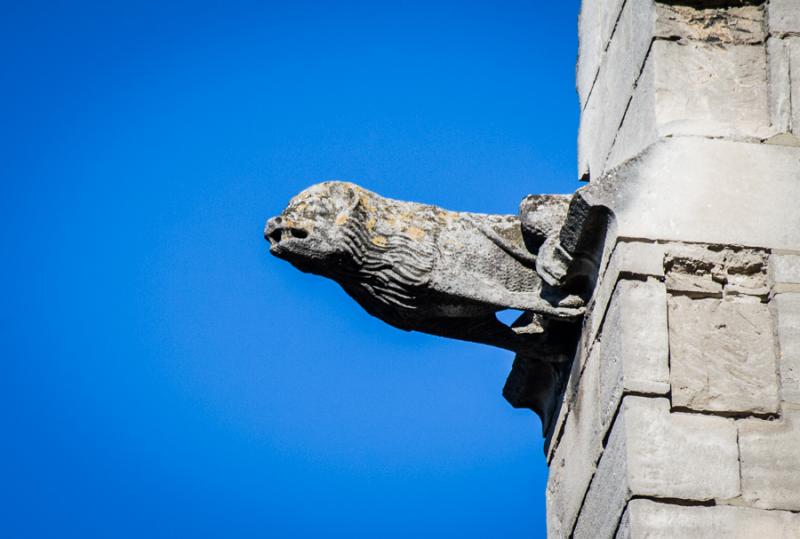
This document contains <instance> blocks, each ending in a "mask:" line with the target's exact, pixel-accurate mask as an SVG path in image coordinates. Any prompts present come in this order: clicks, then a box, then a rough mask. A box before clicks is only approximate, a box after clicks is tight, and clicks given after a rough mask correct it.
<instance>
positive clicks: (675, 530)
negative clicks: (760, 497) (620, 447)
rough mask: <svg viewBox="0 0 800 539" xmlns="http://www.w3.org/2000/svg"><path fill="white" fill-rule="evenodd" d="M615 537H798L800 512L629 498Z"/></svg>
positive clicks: (744, 538) (794, 538)
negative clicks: (623, 521) (667, 502)
mask: <svg viewBox="0 0 800 539" xmlns="http://www.w3.org/2000/svg"><path fill="white" fill-rule="evenodd" d="M625 518H626V521H625V523H624V524H625V526H624V527H623V526H622V525H621V526H620V533H621V535H620V534H618V535H617V537H618V538H621V537H625V538H627V537H630V538H635V539H638V538H643V537H647V538H648V539H677V538H681V539H706V538H712V537H713V538H725V539H753V538H756V537H761V538H764V539H767V538H775V539H778V538H780V539H798V538H800V515H798V514H795V513H790V512H787V511H764V510H759V509H752V508H749V507H733V506H726V505H717V506H714V507H699V506H695V507H686V506H680V505H673V504H666V503H658V502H655V501H651V500H644V499H638V500H631V502H630V503H629V504H628V508H627V510H626V517H625Z"/></svg>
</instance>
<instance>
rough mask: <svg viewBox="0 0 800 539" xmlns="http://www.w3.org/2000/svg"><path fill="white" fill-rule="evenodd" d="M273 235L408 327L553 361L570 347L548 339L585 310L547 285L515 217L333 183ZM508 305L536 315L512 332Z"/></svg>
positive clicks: (305, 264)
mask: <svg viewBox="0 0 800 539" xmlns="http://www.w3.org/2000/svg"><path fill="white" fill-rule="evenodd" d="M549 215H556V214H553V213H552V212H551V213H550V214H549ZM556 217H557V215H556ZM264 236H265V238H267V239H268V240H269V242H270V252H271V253H272V254H273V255H275V256H277V257H279V258H284V259H286V260H287V261H289V262H291V263H292V264H293V265H295V266H296V267H297V268H298V269H300V270H302V271H306V272H309V273H315V274H318V275H322V276H325V277H329V278H331V279H334V280H335V281H336V282H338V283H339V284H340V285H341V286H342V288H344V289H345V291H346V292H347V293H348V294H349V295H350V296H351V297H353V298H354V299H355V300H356V301H357V302H358V303H359V304H360V305H361V306H362V307H363V308H364V309H365V310H366V311H367V312H368V313H370V314H372V315H373V316H376V317H378V318H380V319H381V320H383V321H384V322H387V323H388V324H391V325H393V326H395V327H398V328H400V329H404V330H416V331H423V332H426V333H431V334H434V335H439V336H443V337H451V338H455V339H462V340H466V341H472V342H478V343H483V344H489V345H492V346H498V347H501V348H506V349H508V350H512V351H514V352H518V353H524V354H526V355H530V356H534V357H540V358H542V359H545V356H548V355H549V354H550V352H549V351H548V349H550V348H554V349H555V348H559V344H558V343H559V342H562V341H564V340H565V339H563V338H561V339H558V338H554V339H551V340H549V341H548V338H547V333H546V331H545V326H546V325H548V322H549V321H551V320H552V321H553V322H554V323H556V322H558V324H561V325H563V324H564V323H567V324H569V323H570V321H575V320H576V319H577V318H579V317H580V316H581V314H582V312H583V307H582V303H583V302H582V300H581V299H580V298H578V297H577V296H569V295H567V294H565V293H561V292H560V291H559V290H558V289H556V288H553V287H550V286H549V285H547V284H545V283H543V282H542V279H541V278H540V277H539V275H538V274H537V273H536V271H535V269H534V266H535V261H536V255H535V252H530V251H529V250H528V246H527V245H526V244H525V242H524V239H523V235H522V228H521V226H520V221H519V219H518V218H517V217H516V216H512V215H485V214H474V213H459V212H451V211H447V210H443V209H442V208H437V207H436V206H430V205H425V204H418V203H415V202H402V201H397V200H391V199H387V198H383V197H381V196H379V195H377V194H375V193H372V192H370V191H367V190H366V189H362V188H361V187H358V186H357V185H354V184H352V183H347V182H324V183H321V184H317V185H315V186H312V187H310V188H308V189H306V190H305V191H303V192H302V193H300V194H299V195H297V196H296V197H295V198H293V199H292V200H291V202H290V203H289V206H288V207H287V208H286V209H285V210H284V211H283V213H282V214H281V215H280V216H277V217H274V218H272V219H270V220H269V221H268V222H267V226H266V228H265V231H264ZM508 308H511V309H520V310H524V311H527V312H529V313H530V314H531V315H532V317H531V318H530V320H529V321H528V323H527V325H526V326H525V327H518V326H515V327H509V326H507V325H505V324H503V323H501V322H500V321H499V320H497V318H496V317H495V314H494V313H495V312H497V311H499V310H503V309H508ZM558 324H557V325H558ZM555 332H556V333H561V326H559V327H557V328H555ZM551 351H552V350H551ZM557 355H559V354H558V353H557ZM559 359H561V358H560V357H559V358H556V360H559Z"/></svg>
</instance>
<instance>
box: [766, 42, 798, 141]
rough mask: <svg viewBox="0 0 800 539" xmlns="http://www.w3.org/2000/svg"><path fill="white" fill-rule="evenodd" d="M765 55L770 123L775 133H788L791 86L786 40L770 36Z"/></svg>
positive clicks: (789, 126)
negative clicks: (767, 60) (767, 72)
mask: <svg viewBox="0 0 800 539" xmlns="http://www.w3.org/2000/svg"><path fill="white" fill-rule="evenodd" d="M767 57H768V58H769V94H768V95H769V114H770V123H771V124H772V128H773V130H774V131H775V133H789V132H790V131H791V121H792V95H791V91H792V87H791V83H790V78H791V66H790V62H789V50H788V44H787V41H786V40H784V39H781V38H778V37H771V38H770V39H769V40H768V41H767Z"/></svg>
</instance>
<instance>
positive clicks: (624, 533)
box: [614, 507, 631, 539]
mask: <svg viewBox="0 0 800 539" xmlns="http://www.w3.org/2000/svg"><path fill="white" fill-rule="evenodd" d="M614 539H631V516H630V513H629V512H628V508H627V507H626V508H625V512H624V513H622V519H621V520H620V521H619V527H618V528H617V534H616V535H615V536H614Z"/></svg>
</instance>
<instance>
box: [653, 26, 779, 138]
mask: <svg viewBox="0 0 800 539" xmlns="http://www.w3.org/2000/svg"><path fill="white" fill-rule="evenodd" d="M651 55H652V57H653V61H654V62H655V63H656V70H655V80H654V84H655V92H656V103H655V106H656V121H657V123H658V125H659V131H660V132H661V134H662V135H664V134H671V135H677V134H689V135H707V136H732V137H748V136H751V137H762V136H764V135H765V134H766V133H767V132H768V131H767V130H768V127H769V112H768V103H767V65H766V52H765V49H764V47H763V46H758V45H728V46H725V47H719V46H715V45H711V44H706V43H697V42H687V43H686V44H682V43H677V42H673V41H656V42H655V43H653V50H652V52H651Z"/></svg>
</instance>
